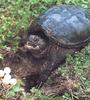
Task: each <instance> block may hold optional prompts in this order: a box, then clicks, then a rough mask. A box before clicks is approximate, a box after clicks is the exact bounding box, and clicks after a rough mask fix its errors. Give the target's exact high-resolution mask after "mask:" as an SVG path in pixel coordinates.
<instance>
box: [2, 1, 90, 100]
mask: <svg viewBox="0 0 90 100" xmlns="http://www.w3.org/2000/svg"><path fill="white" fill-rule="evenodd" d="M61 3H66V4H74V5H79V6H83V7H85V8H87V7H90V1H89V0H83V1H81V0H27V1H25V0H24V1H22V0H16V1H14V0H12V1H10V0H7V1H5V0H3V1H0V27H1V28H0V59H1V60H3V56H4V55H6V54H10V55H12V54H13V52H16V50H17V49H18V44H19V41H20V37H19V34H20V32H21V31H20V30H23V29H24V30H26V29H27V28H28V26H29V25H30V23H31V22H32V20H33V19H34V18H35V17H37V16H38V15H39V14H41V13H42V12H44V11H45V10H46V9H48V8H49V7H51V6H53V5H56V4H61ZM19 31H20V32H19ZM18 33H19V34H18ZM0 66H1V67H3V66H2V65H0ZM16 69H17V68H16ZM12 73H13V71H12ZM53 73H54V75H53V74H52V75H51V77H50V78H49V80H48V81H47V83H45V87H46V88H45V87H44V86H43V88H42V89H39V90H38V89H35V88H32V89H31V92H30V93H29V94H28V93H25V92H24V91H23V90H22V87H21V84H22V82H21V81H19V82H18V84H17V85H16V86H15V87H14V88H13V89H10V90H9V92H8V91H4V90H3V93H2V91H1V92H0V93H1V96H2V99H3V98H4V99H6V100H10V98H16V100H23V99H24V100H39V99H40V100H89V99H90V96H89V95H90V44H89V45H88V46H86V47H85V48H84V49H83V50H81V52H77V53H76V54H75V55H73V56H70V55H68V57H67V60H66V63H65V64H63V65H61V66H60V67H59V68H58V69H57V71H55V72H53ZM57 74H58V75H57ZM52 77H55V78H52ZM52 79H53V80H54V81H52ZM57 79H58V81H57ZM59 80H60V81H59ZM53 82H54V83H53ZM60 82H61V83H60ZM56 83H57V84H58V85H56ZM62 83H63V84H62ZM72 83H75V84H74V85H75V86H73V85H72ZM54 84H55V85H54ZM67 84H68V85H67ZM66 85H67V87H65V86H66ZM51 86H53V88H51ZM62 87H64V89H63V88H62ZM73 87H74V88H75V91H72V90H73ZM57 88H58V89H57ZM0 89H1V87H0ZM43 89H44V90H45V89H46V92H45V93H44V94H43ZM48 90H49V92H47V91H48ZM50 90H51V91H50ZM56 90H58V91H57V92H56ZM61 91H63V93H61V94H62V96H59V95H61V94H60V92H61ZM51 92H52V93H53V92H54V93H53V95H52V94H51ZM55 92H56V93H57V94H59V95H57V94H55ZM47 94H48V95H49V94H50V95H51V96H50V97H47V96H46V95H47ZM55 95H57V96H55ZM53 96H55V97H53ZM22 98H23V99H22Z"/></svg>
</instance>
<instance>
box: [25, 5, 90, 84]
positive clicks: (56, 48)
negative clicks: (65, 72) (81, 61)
mask: <svg viewBox="0 0 90 100" xmlns="http://www.w3.org/2000/svg"><path fill="white" fill-rule="evenodd" d="M27 33H28V38H27V42H26V43H25V45H24V47H25V49H26V50H27V51H28V52H30V53H31V54H32V55H33V57H34V58H35V59H39V61H41V60H42V59H45V60H46V62H45V63H44V64H43V65H42V66H43V67H42V68H41V69H40V78H39V81H40V82H42V83H43V82H44V81H45V80H47V78H48V76H49V75H50V74H51V72H52V71H53V70H55V69H57V68H58V67H59V65H60V64H62V63H63V62H64V61H65V58H66V57H67V55H68V54H73V53H75V52H76V51H79V50H81V49H82V48H83V47H85V46H86V45H87V44H88V43H89V42H90V9H88V8H82V7H79V6H75V5H58V6H53V7H51V8H49V9H48V10H47V11H46V12H44V13H43V14H41V15H40V16H38V17H37V18H36V19H35V20H34V21H33V22H32V23H31V25H30V27H29V28H28V32H27Z"/></svg>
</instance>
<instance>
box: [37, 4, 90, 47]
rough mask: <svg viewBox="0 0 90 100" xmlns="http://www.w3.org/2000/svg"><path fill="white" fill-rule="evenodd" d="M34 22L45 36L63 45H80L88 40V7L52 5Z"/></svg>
mask: <svg viewBox="0 0 90 100" xmlns="http://www.w3.org/2000/svg"><path fill="white" fill-rule="evenodd" d="M36 23H37V25H38V26H39V27H40V28H41V30H43V32H44V34H45V35H46V36H47V37H49V38H50V39H53V40H54V41H55V42H57V43H58V44H59V45H62V46H64V47H80V46H83V45H84V44H86V43H88V42H90V9H84V8H81V7H78V6H73V5H61V6H54V7H52V8H50V9H48V10H47V11H46V12H45V13H44V14H42V15H41V16H39V17H38V18H37V19H36ZM40 34H43V33H40Z"/></svg>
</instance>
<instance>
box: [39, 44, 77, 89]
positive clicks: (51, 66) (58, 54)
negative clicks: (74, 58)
mask: <svg viewBox="0 0 90 100" xmlns="http://www.w3.org/2000/svg"><path fill="white" fill-rule="evenodd" d="M75 51H77V50H76V49H66V48H61V47H58V46H56V45H55V46H53V47H52V48H51V50H50V53H49V57H48V59H47V62H45V63H44V65H43V67H42V68H43V69H41V73H40V78H39V80H38V81H39V82H40V87H41V86H42V85H43V84H44V83H45V81H46V80H47V79H48V77H49V76H50V74H51V73H52V71H54V70H56V69H57V68H58V67H59V65H61V64H63V63H64V62H65V58H66V56H67V54H73V53H74V52H75Z"/></svg>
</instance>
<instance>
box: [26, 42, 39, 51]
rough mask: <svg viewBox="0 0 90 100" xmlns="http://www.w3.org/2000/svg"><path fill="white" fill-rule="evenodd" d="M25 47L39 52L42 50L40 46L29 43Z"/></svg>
mask: <svg viewBox="0 0 90 100" xmlns="http://www.w3.org/2000/svg"><path fill="white" fill-rule="evenodd" d="M24 47H25V48H26V49H28V50H39V49H40V48H39V46H38V45H37V46H35V45H33V44H31V43H30V42H29V41H28V42H27V43H26V44H25V46H24Z"/></svg>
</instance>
